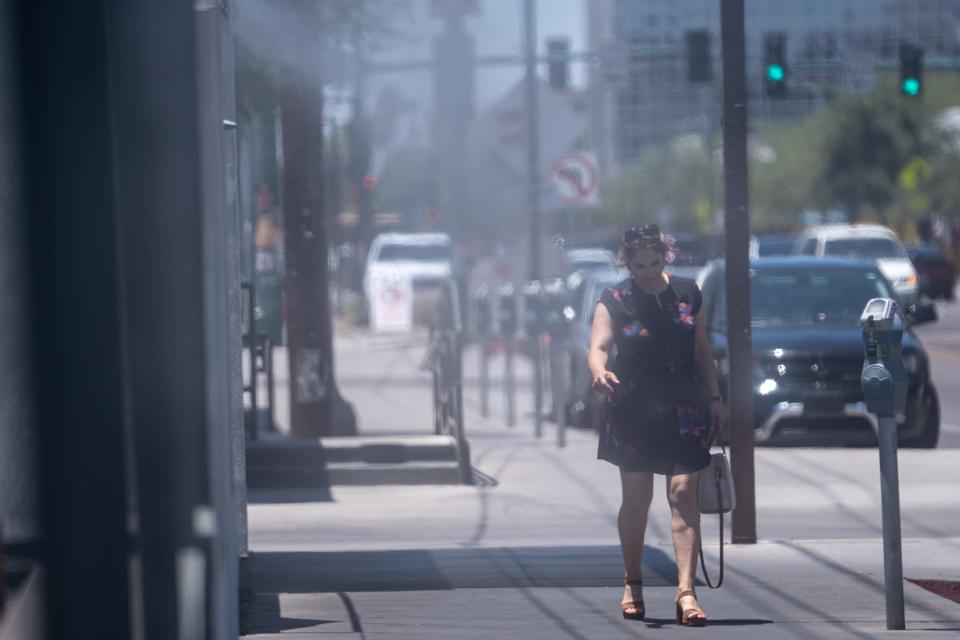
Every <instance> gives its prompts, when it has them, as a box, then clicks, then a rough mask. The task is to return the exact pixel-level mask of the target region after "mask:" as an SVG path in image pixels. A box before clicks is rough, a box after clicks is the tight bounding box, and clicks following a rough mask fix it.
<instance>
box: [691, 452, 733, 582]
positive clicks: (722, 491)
mask: <svg viewBox="0 0 960 640" xmlns="http://www.w3.org/2000/svg"><path fill="white" fill-rule="evenodd" d="M697 504H698V505H699V506H700V513H717V514H720V576H719V579H718V580H717V584H716V585H714V584H713V583H712V582H711V581H710V575H709V574H708V573H707V564H706V562H704V559H703V538H702V537H701V541H700V568H701V569H703V578H704V580H705V581H706V583H707V586H708V587H710V588H711V589H718V588H720V585H722V584H723V514H725V513H729V512H731V511H733V509H734V508H735V507H736V506H737V494H736V492H735V491H734V490H733V475H731V473H730V463H729V462H728V461H727V450H726V448H725V447H724V446H723V443H722V442H721V443H720V453H714V454H711V455H710V464H709V465H707V468H706V469H704V470H703V471H701V472H700V475H699V476H698V480H697Z"/></svg>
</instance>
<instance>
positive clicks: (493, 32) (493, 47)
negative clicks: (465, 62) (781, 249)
mask: <svg viewBox="0 0 960 640" xmlns="http://www.w3.org/2000/svg"><path fill="white" fill-rule="evenodd" d="M584 2H585V0H538V2H537V32H538V33H537V38H538V40H539V43H538V49H539V50H540V51H541V52H542V51H543V50H544V47H545V44H544V43H545V41H546V39H547V38H548V37H551V36H561V35H562V36H568V37H570V39H571V47H572V49H573V50H574V51H582V50H583V49H585V48H586V16H585V15H584ZM522 4H523V3H522V2H521V1H520V0H482V11H483V15H480V16H477V17H475V18H471V20H470V23H469V27H470V29H471V30H472V31H473V34H474V37H476V39H477V48H478V52H479V53H480V54H481V55H482V54H487V53H511V52H517V51H522V50H523V46H524V42H523V24H522V21H521V19H522V15H523V14H522ZM571 72H572V73H573V81H574V83H575V84H580V83H582V78H583V73H581V69H580V65H576V64H574V65H572V67H571ZM541 73H544V74H545V71H544V70H543V69H541ZM522 74H523V70H522V68H518V69H514V70H509V69H504V68H496V69H490V68H487V69H483V68H481V69H480V70H478V75H477V101H478V102H479V103H480V104H479V106H480V107H481V108H482V107H483V106H485V105H486V104H488V103H489V102H490V101H492V100H494V99H496V98H498V97H500V96H501V95H502V94H503V93H504V92H505V91H506V89H507V88H508V87H509V86H510V85H512V84H513V83H514V82H516V81H517V80H519V79H520V78H521V77H522Z"/></svg>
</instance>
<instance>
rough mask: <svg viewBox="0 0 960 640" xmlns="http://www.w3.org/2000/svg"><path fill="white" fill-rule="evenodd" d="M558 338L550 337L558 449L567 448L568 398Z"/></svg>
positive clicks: (551, 377)
mask: <svg viewBox="0 0 960 640" xmlns="http://www.w3.org/2000/svg"><path fill="white" fill-rule="evenodd" d="M556 338H557V336H554V335H551V337H550V371H551V373H550V382H551V385H550V386H551V389H552V390H551V396H550V397H551V398H552V399H553V415H554V419H555V420H556V421H557V447H558V448H560V449H562V448H563V447H565V446H567V416H566V415H564V414H565V411H564V406H563V405H564V403H563V399H564V398H565V397H566V377H565V375H564V371H563V368H562V367H563V361H562V359H561V357H560V349H558V348H557V340H556Z"/></svg>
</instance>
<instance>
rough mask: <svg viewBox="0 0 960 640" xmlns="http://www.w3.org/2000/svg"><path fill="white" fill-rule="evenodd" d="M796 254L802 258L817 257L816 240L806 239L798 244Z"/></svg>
mask: <svg viewBox="0 0 960 640" xmlns="http://www.w3.org/2000/svg"><path fill="white" fill-rule="evenodd" d="M797 253H799V254H801V255H804V256H815V255H817V239H816V238H806V239H804V240H802V241H801V242H800V248H799V249H798V251H797Z"/></svg>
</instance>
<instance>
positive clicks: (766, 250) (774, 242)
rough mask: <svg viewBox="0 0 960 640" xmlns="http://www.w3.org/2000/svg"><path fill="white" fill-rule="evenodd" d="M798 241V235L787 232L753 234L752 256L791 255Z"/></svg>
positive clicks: (751, 242) (751, 239)
mask: <svg viewBox="0 0 960 640" xmlns="http://www.w3.org/2000/svg"><path fill="white" fill-rule="evenodd" d="M796 243H797V236H795V235H791V234H787V233H778V234H769V235H759V236H752V237H751V238H750V257H751V258H769V257H770V256H789V255H791V254H792V253H793V248H794V246H795V245H796Z"/></svg>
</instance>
